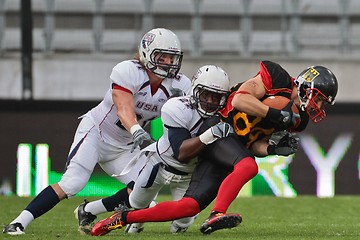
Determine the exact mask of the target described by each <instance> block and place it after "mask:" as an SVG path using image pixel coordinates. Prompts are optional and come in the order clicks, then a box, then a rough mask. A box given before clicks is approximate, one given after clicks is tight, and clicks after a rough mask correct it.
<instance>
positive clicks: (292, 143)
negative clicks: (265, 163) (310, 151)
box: [267, 133, 300, 156]
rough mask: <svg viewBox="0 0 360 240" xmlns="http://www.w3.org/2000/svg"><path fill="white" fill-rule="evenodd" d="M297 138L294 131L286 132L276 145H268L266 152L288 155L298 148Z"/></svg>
mask: <svg viewBox="0 0 360 240" xmlns="http://www.w3.org/2000/svg"><path fill="white" fill-rule="evenodd" d="M299 140H300V139H299V137H298V136H297V135H296V133H286V134H285V135H284V136H283V137H282V138H281V139H280V140H279V142H278V143H277V144H276V145H269V146H268V148H267V151H268V154H269V155H281V156H289V155H291V154H293V153H295V152H296V151H297V150H298V148H299Z"/></svg>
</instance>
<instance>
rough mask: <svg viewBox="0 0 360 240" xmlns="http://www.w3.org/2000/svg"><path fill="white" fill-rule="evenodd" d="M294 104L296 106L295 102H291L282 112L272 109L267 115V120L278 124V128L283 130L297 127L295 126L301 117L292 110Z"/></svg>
mask: <svg viewBox="0 0 360 240" xmlns="http://www.w3.org/2000/svg"><path fill="white" fill-rule="evenodd" d="M293 104H294V100H291V101H289V103H288V104H286V106H285V107H284V108H283V109H281V110H277V109H274V108H271V107H270V108H269V111H268V112H267V114H266V118H267V119H269V120H270V121H272V122H274V123H276V124H278V127H279V128H280V129H283V130H285V129H288V128H291V127H293V126H295V124H296V123H297V122H299V121H300V115H299V114H297V113H294V112H293V111H292V110H291V107H292V105H293Z"/></svg>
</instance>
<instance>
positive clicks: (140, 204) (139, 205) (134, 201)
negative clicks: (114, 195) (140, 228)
mask: <svg viewBox="0 0 360 240" xmlns="http://www.w3.org/2000/svg"><path fill="white" fill-rule="evenodd" d="M129 203H130V206H131V207H133V208H135V209H143V208H147V207H148V203H147V202H145V201H144V200H143V199H138V198H135V197H132V195H131V194H130V197H129Z"/></svg>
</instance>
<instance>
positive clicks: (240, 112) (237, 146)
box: [91, 61, 338, 235]
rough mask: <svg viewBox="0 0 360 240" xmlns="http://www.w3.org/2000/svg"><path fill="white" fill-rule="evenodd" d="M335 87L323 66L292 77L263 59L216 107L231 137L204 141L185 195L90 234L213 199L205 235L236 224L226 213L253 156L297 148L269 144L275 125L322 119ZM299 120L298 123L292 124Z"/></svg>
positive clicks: (120, 216)
mask: <svg viewBox="0 0 360 240" xmlns="http://www.w3.org/2000/svg"><path fill="white" fill-rule="evenodd" d="M337 88H338V83H337V79H336V77H335V75H334V74H333V73H332V72H331V71H330V70H329V69H327V68H325V67H322V66H313V67H309V68H307V69H305V70H304V71H302V72H301V74H300V75H299V76H298V77H297V78H296V79H294V78H292V77H291V76H290V75H289V74H288V72H287V71H286V70H285V69H283V68H282V67H281V66H280V65H279V64H277V63H274V62H271V61H262V62H261V63H260V71H259V72H258V74H257V75H256V76H255V77H254V78H251V79H249V80H247V81H245V82H244V83H242V84H239V85H237V86H236V87H235V88H233V89H232V90H231V92H232V93H231V95H230V97H229V98H228V100H227V106H226V107H225V108H224V109H223V110H222V111H221V115H222V117H221V118H222V120H223V121H225V122H228V123H229V124H231V125H232V126H233V128H234V131H235V133H236V136H234V135H229V137H227V138H222V139H219V140H218V141H216V142H214V143H212V144H208V143H207V142H203V143H204V144H205V145H206V147H205V149H204V150H203V151H201V152H200V154H199V155H198V161H199V162H198V164H197V165H196V167H195V169H194V172H193V175H192V179H191V181H190V184H189V188H188V190H187V191H186V193H185V195H184V197H183V198H182V199H180V200H178V201H168V202H162V203H159V204H157V205H156V206H155V207H152V208H148V209H142V210H132V211H128V210H124V209H119V210H118V211H116V212H115V213H114V214H113V215H111V216H110V217H109V218H106V219H104V220H102V221H100V222H98V223H97V224H95V226H94V227H93V229H92V231H91V233H92V234H93V235H103V234H106V233H108V232H109V231H111V230H114V229H118V228H122V227H123V226H124V225H126V224H130V223H133V222H160V221H170V220H175V219H179V218H184V217H189V216H194V215H195V214H198V213H199V212H200V211H201V210H203V209H205V208H206V207H207V206H208V205H209V204H210V203H211V202H212V201H213V200H214V199H215V198H216V202H215V205H214V207H213V209H212V212H211V214H210V216H209V217H208V218H207V219H206V220H205V221H204V223H203V224H202V225H201V227H200V231H201V232H202V233H204V234H210V233H211V232H214V231H216V230H219V229H223V228H232V227H235V226H237V225H238V224H240V223H241V221H242V217H241V215H240V214H233V213H226V211H227V209H228V207H229V205H230V203H231V202H232V201H233V200H234V199H235V198H236V196H237V195H238V193H239V191H240V190H241V188H242V186H243V185H244V184H245V183H246V182H248V181H249V180H250V179H252V178H253V177H254V176H255V175H256V174H257V172H258V166H257V164H256V161H255V158H254V155H255V156H266V155H284V156H287V155H290V154H292V153H294V152H296V150H297V147H298V139H297V138H296V137H295V136H293V135H289V134H285V135H284V136H283V137H282V138H281V139H280V140H279V141H277V143H276V144H275V145H271V144H270V143H269V138H270V137H271V133H273V132H275V131H276V130H278V129H280V130H281V129H289V130H291V131H302V130H304V129H305V128H306V126H307V124H308V119H309V118H310V119H312V121H314V122H319V121H321V120H322V119H323V118H324V117H325V112H324V105H326V104H327V103H328V104H334V102H335V97H336V94H337ZM271 95H282V96H286V97H287V98H289V100H290V99H291V101H289V104H287V106H285V107H284V108H283V109H281V110H276V109H274V108H271V107H269V106H267V105H265V104H263V103H262V102H261V99H263V98H266V97H267V96H271ZM293 103H295V104H296V106H298V107H299V109H300V112H299V114H300V116H299V115H297V114H294V113H293V112H292V110H291V105H292V104H293ZM299 118H300V119H301V122H300V124H298V126H297V127H296V128H294V124H295V123H297V122H298V121H299ZM217 121H218V120H217V119H216V118H215V117H213V118H210V119H209V120H206V121H205V122H204V124H203V125H202V127H201V128H200V130H199V132H200V133H201V132H202V131H205V129H206V128H207V125H212V124H213V123H214V122H217ZM259 131H260V133H259ZM258 133H259V134H258ZM250 141H251V142H250ZM247 143H250V144H248V145H247Z"/></svg>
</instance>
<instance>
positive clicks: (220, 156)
mask: <svg viewBox="0 0 360 240" xmlns="http://www.w3.org/2000/svg"><path fill="white" fill-rule="evenodd" d="M199 159H200V160H203V161H205V160H208V161H212V162H216V163H218V164H220V165H222V166H225V167H226V168H229V169H231V168H232V170H231V172H230V174H229V175H227V176H226V178H225V179H224V180H223V182H222V183H221V185H220V187H219V192H218V194H217V197H216V200H215V205H214V208H213V210H212V211H211V214H210V216H209V217H208V218H207V219H206V220H205V221H204V223H203V224H202V225H201V227H200V231H201V232H203V233H205V234H209V233H211V232H214V231H216V230H219V229H223V228H232V227H235V226H236V225H238V224H239V223H240V222H241V221H242V219H241V216H240V215H239V214H225V213H226V211H227V209H228V207H229V206H230V204H231V202H232V201H233V200H234V199H235V198H236V196H237V195H238V193H239V191H240V189H241V188H242V186H243V185H244V184H245V183H246V182H248V181H249V180H250V179H252V178H253V177H254V176H255V175H256V174H257V171H258V168H257V164H256V162H255V159H254V158H253V157H252V155H251V154H250V152H249V150H248V149H247V148H246V147H245V146H244V145H243V144H242V143H241V142H239V141H237V139H236V138H232V137H229V138H226V139H220V141H217V142H215V143H214V144H213V145H211V146H209V148H208V149H207V151H206V152H204V153H203V154H201V155H200V157H199Z"/></svg>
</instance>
